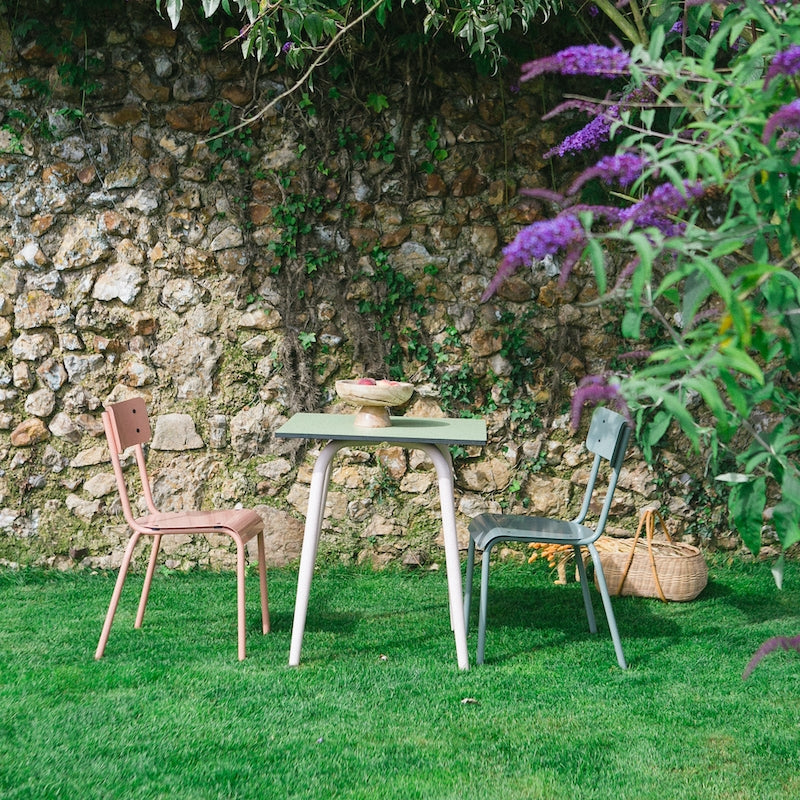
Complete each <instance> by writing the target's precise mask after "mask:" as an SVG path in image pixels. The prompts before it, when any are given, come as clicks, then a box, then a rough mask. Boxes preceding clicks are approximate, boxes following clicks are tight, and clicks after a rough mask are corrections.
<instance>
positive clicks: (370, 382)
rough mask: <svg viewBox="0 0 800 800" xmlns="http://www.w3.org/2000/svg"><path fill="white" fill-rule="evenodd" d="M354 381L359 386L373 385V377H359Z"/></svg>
mask: <svg viewBox="0 0 800 800" xmlns="http://www.w3.org/2000/svg"><path fill="white" fill-rule="evenodd" d="M356 383H357V384H359V386H374V385H375V378H359V379H358V380H357V381H356Z"/></svg>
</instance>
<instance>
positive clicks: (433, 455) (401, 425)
mask: <svg viewBox="0 0 800 800" xmlns="http://www.w3.org/2000/svg"><path fill="white" fill-rule="evenodd" d="M390 419H391V423H392V424H391V425H390V426H389V427H385V428H362V427H357V426H356V425H354V421H355V415H354V414H308V413H300V414H295V415H294V416H293V417H292V418H291V419H290V420H289V421H288V422H286V423H285V424H284V425H282V426H281V427H280V428H278V430H277V431H275V436H276V437H278V438H281V439H321V440H326V441H327V442H328V443H327V444H326V445H325V447H323V448H322V450H321V451H320V453H319V455H318V456H317V460H316V462H315V464H314V469H313V472H312V474H311V489H310V491H309V497H308V511H307V513H306V525H305V532H304V534H303V547H302V550H301V553H300V571H299V575H298V578H297V599H296V601H295V606H294V622H293V624H292V642H291V647H290V650H289V664H290V666H293V667H296V666H297V665H298V664H299V663H300V648H301V647H302V644H303V631H304V629H305V624H306V614H307V612H308V599H309V595H310V593H311V579H312V577H313V574H314V562H315V560H316V557H317V549H318V546H319V537H320V532H321V529H322V518H323V516H324V514H325V500H326V498H327V494H328V483H329V481H330V473H331V461H332V460H333V456H334V455H335V454H336V453H337V452H338V451H339V450H341V449H342V448H343V447H348V446H356V447H358V446H364V445H379V444H392V445H399V446H400V447H404V448H406V449H410V450H422V451H423V452H424V453H425V454H426V455H427V456H428V457H429V458H430V459H431V461H432V462H433V465H434V467H435V468H436V474H437V477H438V479H439V503H440V505H441V510H442V532H443V534H444V551H445V561H446V564H447V593H448V597H449V607H450V626H451V628H452V630H453V634H454V636H455V640H456V657H457V660H458V666H459V669H469V657H468V655H467V633H466V626H465V624H464V599H463V597H462V594H461V561H460V558H459V554H458V537H457V534H456V515H455V497H454V493H453V483H454V476H453V460H452V458H451V456H450V449H449V448H450V446H453V445H484V444H486V423H485V422H484V421H483V420H478V419H455V418H427V417H426V418H422V417H391V418H390Z"/></svg>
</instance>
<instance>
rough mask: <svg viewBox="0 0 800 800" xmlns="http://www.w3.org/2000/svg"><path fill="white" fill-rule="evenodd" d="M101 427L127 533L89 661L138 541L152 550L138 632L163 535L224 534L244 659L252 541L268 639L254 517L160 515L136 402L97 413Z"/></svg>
mask: <svg viewBox="0 0 800 800" xmlns="http://www.w3.org/2000/svg"><path fill="white" fill-rule="evenodd" d="M103 426H104V427H105V431H106V438H107V439H108V449H109V450H110V452H111V463H112V465H113V467H114V476H115V477H116V479H117V488H118V490H119V497H120V500H121V502H122V511H123V513H124V515H125V519H126V520H127V522H128V525H130V527H131V530H132V531H133V536H131V539H130V541H129V542H128V546H127V547H126V548H125V554H124V556H123V558H122V564H121V565H120V570H119V576H118V577H117V583H116V585H115V587H114V593H113V594H112V596H111V603H110V605H109V607H108V613H107V614H106V621H105V624H104V625H103V631H102V633H101V634H100V641H99V643H98V645H97V650H96V651H95V654H94V657H95V658H98V659H99V658H102V657H103V652H104V650H105V647H106V642H107V641H108V635H109V633H110V631H111V624H112V622H113V621H114V613H115V612H116V610H117V604H118V603H119V598H120V595H121V594H122V587H123V586H124V585H125V577H126V576H127V573H128V567H129V566H130V562H131V556H132V555H133V551H134V548H135V547H136V543H137V542H138V541H139V537H140V536H152V537H153V546H152V549H151V551H150V561H149V562H148V565H147V572H146V574H145V578H144V586H143V587H142V596H141V598H140V600H139V610H138V612H137V614H136V622H135V623H134V627H135V628H141V627H142V620H143V619H144V612H145V608H146V606H147V596H148V594H149V592H150V584H151V582H152V579H153V573H154V572H155V568H156V560H157V558H158V551H159V547H160V545H161V537H162V536H166V535H169V534H176V533H182V534H192V535H193V534H208V533H225V534H227V535H228V536H230V537H231V538H232V539H233V540H234V541H235V542H236V573H237V582H238V587H237V599H238V625H239V660H240V661H241V660H243V659H244V657H245V593H244V588H245V557H246V548H245V546H246V544H247V542H249V541H250V540H251V539H252V538H253V537H257V543H258V577H259V583H260V589H261V628H262V631H263V633H269V606H268V601H267V567H266V558H265V552H264V523H263V521H262V520H261V517H259V516H258V514H256V512H255V511H251V510H248V509H232V510H229V511H226V510H214V511H170V512H160V511H158V509H156V507H155V505H154V503H153V495H152V492H151V490H150V482H149V480H148V477H147V469H146V466H145V457H144V447H143V446H144V444H145V443H147V442H148V441H150V436H151V431H150V421H149V419H148V417H147V408H146V406H145V403H144V400H142V398H140V397H136V398H133V399H131V400H125V401H124V402H121V403H116V404H114V405H112V406H109V407H108V408H107V409H106V410H105V411H104V412H103ZM129 447H133V448H134V453H135V455H136V463H137V464H138V466H139V476H140V478H141V483H142V494H143V495H144V501H145V504H146V505H147V509H148V511H149V512H150V513H149V514H147V515H146V516H143V517H138V518H136V517H134V516H133V511H132V510H131V502H130V498H129V496H128V488H127V484H126V482H125V476H124V474H123V471H122V465H121V464H120V455H121V454H122V453H123V452H124V451H125V450H127V449H128V448H129Z"/></svg>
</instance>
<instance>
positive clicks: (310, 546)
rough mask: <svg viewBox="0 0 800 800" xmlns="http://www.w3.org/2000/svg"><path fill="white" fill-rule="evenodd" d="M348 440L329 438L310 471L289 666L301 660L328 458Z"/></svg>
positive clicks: (329, 462)
mask: <svg viewBox="0 0 800 800" xmlns="http://www.w3.org/2000/svg"><path fill="white" fill-rule="evenodd" d="M346 445H347V442H330V443H329V444H327V445H325V447H323V448H322V451H321V452H320V454H319V456H317V461H316V463H315V464H314V471H313V472H312V474H311V488H310V491H309V495H308V510H307V512H306V527H305V532H304V533H303V548H302V550H301V552H300V570H299V573H298V576H297V598H296V600H295V604H294V622H293V623H292V643H291V646H290V648H289V666H290V667H296V666H297V665H298V664H299V663H300V648H301V647H302V646H303V632H304V631H305V627H306V614H307V612H308V598H309V595H310V594H311V579H312V578H313V576H314V562H315V561H316V559H317V548H318V546H319V537H320V532H321V530H322V518H323V517H324V516H325V501H326V499H327V496H328V482H329V479H330V472H331V461H332V460H333V457H334V455H336V453H337V451H339V450H341V449H342V448H343V447H345V446H346Z"/></svg>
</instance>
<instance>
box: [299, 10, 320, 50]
mask: <svg viewBox="0 0 800 800" xmlns="http://www.w3.org/2000/svg"><path fill="white" fill-rule="evenodd" d="M303 28H304V29H305V31H306V33H307V34H308V38H309V39H311V44H313V45H316V44H317V43H318V42H319V40H320V39H321V38H322V34H323V25H322V17H321V16H320V15H319V14H314V13H311V14H307V15H306V16H305V17H304V18H303Z"/></svg>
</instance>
